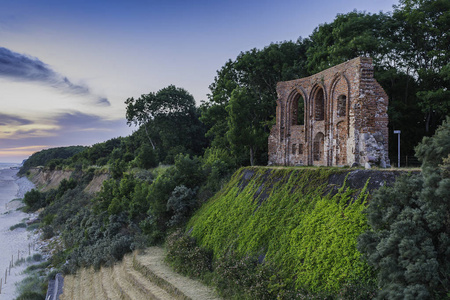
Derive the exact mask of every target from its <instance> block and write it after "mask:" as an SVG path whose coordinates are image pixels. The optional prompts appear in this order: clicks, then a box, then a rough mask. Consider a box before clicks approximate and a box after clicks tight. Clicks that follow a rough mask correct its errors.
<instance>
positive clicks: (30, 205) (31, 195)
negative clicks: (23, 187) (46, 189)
mask: <svg viewBox="0 0 450 300" xmlns="http://www.w3.org/2000/svg"><path fill="white" fill-rule="evenodd" d="M23 202H24V203H25V204H26V205H27V210H28V211H36V210H38V209H39V208H41V207H44V206H45V196H44V195H43V194H42V193H41V192H39V191H38V190H36V189H32V190H31V191H29V192H26V193H25V196H24V198H23Z"/></svg>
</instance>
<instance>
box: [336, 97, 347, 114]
mask: <svg viewBox="0 0 450 300" xmlns="http://www.w3.org/2000/svg"><path fill="white" fill-rule="evenodd" d="M346 114H347V97H346V96H345V95H340V96H339V97H338V99H337V116H338V117H345V115H346Z"/></svg>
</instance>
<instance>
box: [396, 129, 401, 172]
mask: <svg viewBox="0 0 450 300" xmlns="http://www.w3.org/2000/svg"><path fill="white" fill-rule="evenodd" d="M400 133H401V131H400V130H394V134H398V165H397V167H399V168H400Z"/></svg>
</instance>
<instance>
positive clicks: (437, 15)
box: [13, 0, 450, 299]
mask: <svg viewBox="0 0 450 300" xmlns="http://www.w3.org/2000/svg"><path fill="white" fill-rule="evenodd" d="M449 5H450V2H449V1H446V0H425V1H418V0H412V1H409V0H408V1H407V0H400V3H399V5H398V6H396V7H395V9H394V12H393V13H382V12H380V13H378V14H368V13H365V12H356V11H353V12H350V13H347V14H340V15H338V16H337V17H336V18H335V19H334V20H333V21H332V22H331V23H329V24H322V25H320V26H318V27H317V28H316V29H315V30H314V31H313V32H312V34H311V35H310V36H309V37H307V38H304V39H302V38H300V39H299V40H297V41H295V42H293V41H285V42H280V43H273V44H270V45H268V46H267V47H264V48H263V49H251V50H249V51H245V52H242V53H241V54H239V55H238V57H236V59H235V60H229V61H227V62H226V63H225V64H224V66H223V67H222V68H221V69H220V70H218V72H217V76H216V77H215V78H214V82H213V83H212V84H211V85H210V90H211V93H210V95H209V96H208V99H207V100H206V101H203V103H202V105H201V106H200V107H196V105H195V100H194V99H193V97H192V95H190V94H189V93H188V92H187V91H186V90H185V89H182V88H178V87H175V86H173V85H170V86H168V87H165V88H162V89H161V90H159V91H157V92H149V93H148V94H143V95H141V97H139V98H137V99H134V98H128V99H127V100H126V101H125V104H126V106H127V107H126V119H127V122H128V124H129V125H132V124H133V125H136V126H137V127H138V128H137V130H136V131H135V132H134V133H133V134H131V135H130V136H127V137H117V138H113V139H111V140H108V141H106V142H102V143H98V144H95V145H92V146H90V147H81V146H75V147H65V148H55V149H48V150H43V151H41V152H38V153H35V154H33V155H32V156H31V157H30V158H29V159H28V160H27V161H26V162H25V164H24V166H23V167H22V169H21V170H20V174H29V172H28V171H29V169H30V168H31V167H37V166H43V167H44V169H45V170H60V169H61V170H62V169H68V170H71V171H73V172H72V175H71V178H70V179H69V180H63V181H62V182H61V184H60V186H59V187H58V188H57V189H55V190H50V191H47V192H41V191H38V190H32V191H30V192H28V193H27V194H26V195H25V197H24V203H25V204H26V208H25V209H26V210H27V211H36V210H38V209H42V212H41V214H40V220H41V222H40V224H33V225H32V226H30V227H28V229H30V228H34V227H36V226H40V227H41V228H42V232H43V236H42V237H43V238H50V237H53V236H55V235H58V236H59V238H60V239H61V244H59V243H56V242H55V245H54V247H55V249H56V250H57V252H56V254H55V255H54V256H53V257H52V259H51V260H50V262H49V265H48V267H52V268H53V269H54V270H55V271H57V270H62V271H64V272H68V273H70V272H74V271H76V270H77V269H78V268H79V267H85V266H86V267H87V266H95V267H97V268H98V267H100V266H101V265H108V264H112V263H113V262H115V261H117V260H120V259H121V258H122V257H123V255H124V254H125V253H127V252H130V251H131V250H133V249H136V248H140V247H145V246H147V245H152V244H156V243H162V242H164V241H166V243H167V247H168V250H169V254H168V258H167V259H168V261H169V262H170V264H172V265H173V266H174V267H175V268H176V269H177V270H179V271H180V272H182V273H184V274H188V275H191V276H195V277H200V278H202V279H203V280H205V281H206V282H208V283H210V284H213V285H215V286H216V287H217V288H218V289H219V291H220V292H221V294H222V295H224V296H226V297H228V298H234V299H318V298H322V299H370V298H373V297H375V294H377V297H379V298H380V299H384V298H386V299H398V298H405V297H406V298H407V297H409V298H414V299H440V298H441V299H442V298H444V297H449V290H448V286H450V279H449V277H448V274H450V267H449V266H450V263H449V257H450V255H449V253H448V249H450V244H449V241H450V237H449V228H450V224H449V222H448V215H449V214H450V212H449V211H450V209H449V204H448V203H450V201H449V200H450V199H448V198H449V197H448V191H449V190H450V185H449V182H450V181H449V180H450V179H449V178H450V175H449V174H450V157H449V152H450V149H449V144H450V141H449V138H448V137H449V136H450V131H449V125H448V124H449V121H447V123H444V125H443V126H442V127H441V129H438V130H437V128H438V127H439V125H440V124H441V123H442V121H443V120H444V119H445V116H446V115H447V114H448V113H449V107H450V102H449V101H450V100H449V99H450V98H449V97H448V96H449V95H448V93H449V92H448V90H449V88H450V86H449V82H450V80H449V78H450V75H449V74H450V55H449V52H448V34H449V32H450V18H449V14H448V13H447V12H448V11H450V6H449ZM356 56H371V57H373V59H374V68H375V70H374V71H375V78H376V79H377V80H378V82H380V84H381V85H382V86H383V88H384V89H385V90H386V92H387V93H388V96H389V118H390V120H389V124H390V125H389V126H391V127H390V130H391V129H393V128H395V129H400V130H402V138H404V140H403V141H402V155H403V156H404V155H411V156H412V155H413V153H414V147H415V146H416V145H417V144H418V143H419V141H420V140H421V139H422V138H423V137H424V136H425V135H427V136H431V135H433V134H434V133H436V134H435V136H434V137H432V138H425V139H424V140H423V142H422V143H421V144H420V145H419V146H417V148H416V152H417V156H418V157H419V158H420V159H421V160H422V163H423V176H422V175H417V176H409V177H404V178H402V179H400V180H399V181H398V183H396V185H394V186H393V187H392V188H385V189H381V190H380V191H379V192H377V193H375V194H373V195H368V194H367V192H366V190H365V189H363V188H361V189H360V190H351V189H349V188H348V187H347V186H345V185H343V186H339V187H334V186H330V185H329V184H328V178H329V176H330V175H331V174H337V173H340V172H344V171H345V170H344V169H337V168H285V169H281V168H280V169H267V168H249V169H244V168H243V169H240V170H239V171H238V172H236V173H235V175H234V176H233V177H232V178H231V181H230V182H229V183H227V182H228V181H229V180H230V177H231V174H233V173H234V172H235V171H236V170H237V169H238V168H239V167H242V166H248V165H252V166H253V165H265V164H266V163H267V136H268V134H269V131H270V128H271V126H272V125H273V124H274V116H275V106H276V98H277V95H276V83H277V82H278V81H284V80H292V79H296V78H300V77H306V76H309V75H312V74H314V73H316V72H319V71H321V70H324V69H326V68H328V67H331V66H333V65H335V64H338V63H341V62H344V61H346V60H348V59H352V58H354V57H356ZM302 114H303V112H302V111H300V112H298V115H299V116H301V115H302ZM391 138H392V137H391ZM389 145H390V147H395V145H396V143H393V141H390V143H389ZM390 153H391V154H393V155H395V153H396V150H395V151H394V149H393V148H391V149H390ZM347 170H348V169H347ZM100 174H109V175H110V178H109V179H108V180H106V181H105V182H104V183H103V187H102V190H101V191H100V192H99V193H97V194H96V195H94V196H92V195H90V194H87V193H86V192H85V188H86V186H87V185H88V184H89V182H90V181H91V180H92V179H93V178H94V176H96V175H100ZM218 191H220V192H218ZM217 192H218V193H217ZM216 193H217V194H216ZM368 203H369V204H368ZM366 207H367V210H364V209H365V208H366ZM192 216H193V217H192ZM15 226H22V225H15ZM13 227H14V226H13ZM363 232H364V233H363ZM361 233H363V234H362V235H361ZM358 236H360V238H359V243H358V247H359V248H358V249H359V251H358V250H357V249H356V247H357V240H358ZM166 237H168V238H167V239H166ZM418 274H419V275H418ZM37 290H39V287H38V288H37ZM29 292H30V293H34V292H36V293H39V291H33V290H32V289H31V290H30V291H29Z"/></svg>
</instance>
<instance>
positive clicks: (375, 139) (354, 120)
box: [269, 57, 389, 167]
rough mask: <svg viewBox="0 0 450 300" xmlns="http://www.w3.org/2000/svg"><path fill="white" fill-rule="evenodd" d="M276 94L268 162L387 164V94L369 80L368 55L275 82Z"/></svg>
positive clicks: (370, 68) (376, 83)
mask: <svg viewBox="0 0 450 300" xmlns="http://www.w3.org/2000/svg"><path fill="white" fill-rule="evenodd" d="M277 93H278V100H277V111H276V124H275V125H274V127H273V128H272V130H271V133H270V136H269V164H270V165H272V164H274V165H291V166H292V165H322V166H342V165H353V164H355V163H356V164H358V165H366V167H369V166H370V165H371V164H378V165H380V166H382V167H384V166H386V165H389V160H388V127H387V125H388V115H387V107H388V97H387V95H386V93H385V92H384V90H383V89H382V87H381V86H380V85H379V84H378V82H377V81H376V80H375V79H374V78H373V66H372V59H371V58H368V57H357V58H355V59H352V60H349V61H347V62H345V63H342V64H340V65H337V66H335V67H332V68H329V69H327V70H324V71H322V72H320V73H317V74H315V75H313V76H310V77H306V78H302V79H296V80H291V81H284V82H279V83H278V84H277ZM302 101H303V103H304V120H298V116H299V115H300V116H301V111H299V108H298V107H299V102H300V104H301V102H302Z"/></svg>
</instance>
